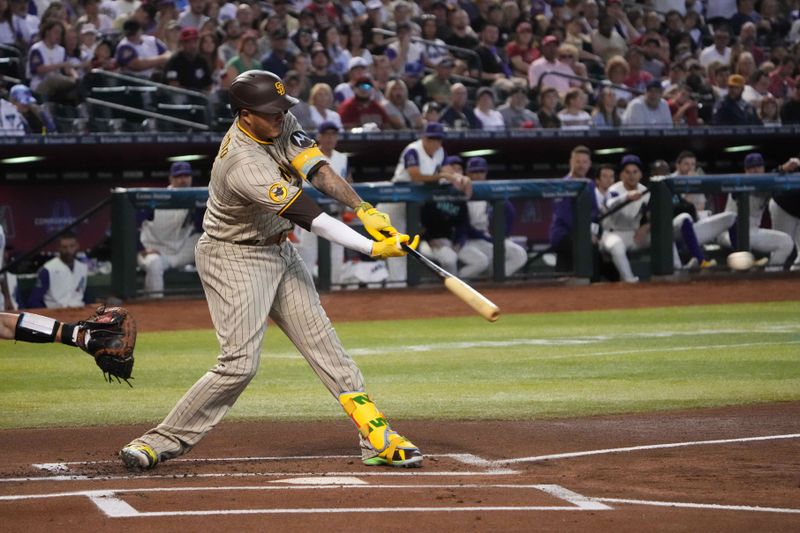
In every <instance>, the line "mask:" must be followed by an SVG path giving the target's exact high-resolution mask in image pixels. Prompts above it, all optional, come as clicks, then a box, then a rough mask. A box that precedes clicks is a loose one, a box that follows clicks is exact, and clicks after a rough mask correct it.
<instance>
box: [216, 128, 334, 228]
mask: <svg viewBox="0 0 800 533" xmlns="http://www.w3.org/2000/svg"><path fill="white" fill-rule="evenodd" d="M311 147H315V144H314V142H313V141H312V140H311V139H310V138H309V137H308V136H307V135H306V134H305V133H303V130H302V128H301V127H300V125H299V124H298V123H297V119H295V118H294V116H293V115H292V114H291V113H289V114H287V115H286V118H285V119H284V126H283V132H282V133H281V135H280V136H279V137H278V138H276V139H274V140H273V142H272V143H269V144H266V143H265V144H262V143H260V142H258V141H256V140H255V139H253V138H251V137H250V136H248V135H247V134H245V133H244V132H243V131H242V130H240V129H239V127H238V119H237V120H236V121H234V123H233V125H232V126H231V128H230V129H229V130H228V132H227V133H226V134H225V138H224V139H223V141H222V143H221V145H220V149H219V152H218V154H217V158H216V159H215V160H214V166H213V168H212V169H211V182H210V183H209V187H208V208H207V210H206V214H205V218H204V219H203V229H204V230H205V232H206V233H207V234H208V235H209V236H210V237H213V238H214V239H217V240H220V241H226V242H241V241H246V240H264V239H267V238H269V237H272V236H274V235H276V234H279V233H282V232H284V231H288V230H290V229H292V226H293V225H292V223H291V222H289V221H288V220H286V219H285V218H281V217H280V216H279V214H280V213H282V211H283V210H284V209H285V208H286V207H288V206H289V205H290V204H291V203H292V202H293V201H294V199H295V198H296V197H297V195H298V194H300V193H301V190H302V189H301V188H302V180H303V176H304V174H305V172H304V170H305V171H306V172H307V170H308V168H307V165H304V163H310V162H316V161H318V158H316V157H313V155H312V156H308V153H309V152H313V151H316V152H318V151H319V150H318V149H317V148H314V149H313V150H309V148H311ZM287 162H291V163H292V164H287ZM295 167H297V168H295Z"/></svg>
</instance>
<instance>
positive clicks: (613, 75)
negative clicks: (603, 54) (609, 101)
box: [605, 56, 637, 109]
mask: <svg viewBox="0 0 800 533" xmlns="http://www.w3.org/2000/svg"><path fill="white" fill-rule="evenodd" d="M629 71H630V68H629V67H628V61H627V60H626V59H625V58H624V57H622V56H613V57H612V58H611V59H609V60H608V62H607V63H606V68H605V73H606V78H608V82H609V83H610V84H611V85H613V86H612V87H611V90H612V91H613V92H614V95H615V96H616V97H617V105H618V106H620V107H621V108H623V109H624V108H625V107H626V106H627V105H628V102H630V101H631V100H633V99H634V98H636V95H637V92H636V91H635V90H630V89H626V88H625V87H627V86H626V84H625V80H626V79H627V77H628V73H629Z"/></svg>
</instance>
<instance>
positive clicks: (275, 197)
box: [269, 183, 289, 203]
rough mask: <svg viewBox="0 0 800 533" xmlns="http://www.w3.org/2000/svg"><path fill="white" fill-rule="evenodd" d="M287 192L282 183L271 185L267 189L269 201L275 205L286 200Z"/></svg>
mask: <svg viewBox="0 0 800 533" xmlns="http://www.w3.org/2000/svg"><path fill="white" fill-rule="evenodd" d="M288 194H289V191H287V190H286V186H285V185H283V184H282V183H273V184H272V185H271V186H270V188H269V199H270V200H272V201H273V202H276V203H281V202H283V201H284V200H286V196H288Z"/></svg>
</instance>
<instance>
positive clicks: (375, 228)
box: [356, 202, 397, 241]
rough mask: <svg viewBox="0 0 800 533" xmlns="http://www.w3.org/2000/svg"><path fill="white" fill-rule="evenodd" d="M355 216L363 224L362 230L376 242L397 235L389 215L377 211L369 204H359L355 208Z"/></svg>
mask: <svg viewBox="0 0 800 533" xmlns="http://www.w3.org/2000/svg"><path fill="white" fill-rule="evenodd" d="M356 215H357V216H358V218H359V219H361V223H362V224H364V229H365V230H367V231H368V232H369V234H370V235H372V238H373V239H375V240H376V241H382V240H384V239H385V238H386V237H387V236H392V235H397V230H396V229H395V228H394V227H393V226H392V222H391V220H389V215H387V214H386V213H384V212H382V211H378V210H377V209H375V208H374V207H372V204H371V203H369V202H361V205H359V206H358V207H357V208H356Z"/></svg>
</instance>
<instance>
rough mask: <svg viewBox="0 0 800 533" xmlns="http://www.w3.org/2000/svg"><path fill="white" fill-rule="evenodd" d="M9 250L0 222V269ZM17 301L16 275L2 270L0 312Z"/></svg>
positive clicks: (9, 309)
mask: <svg viewBox="0 0 800 533" xmlns="http://www.w3.org/2000/svg"><path fill="white" fill-rule="evenodd" d="M0 120H1V119H0ZM11 251H12V248H11V247H10V246H6V234H5V231H4V230H3V226H2V225H1V224H0V270H2V269H3V266H4V265H7V264H8V263H9V261H10V260H11ZM19 303H20V299H19V284H18V283H17V276H16V275H14V274H12V273H11V272H3V273H2V274H0V312H2V311H16V310H17V309H19Z"/></svg>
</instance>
